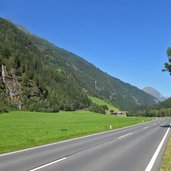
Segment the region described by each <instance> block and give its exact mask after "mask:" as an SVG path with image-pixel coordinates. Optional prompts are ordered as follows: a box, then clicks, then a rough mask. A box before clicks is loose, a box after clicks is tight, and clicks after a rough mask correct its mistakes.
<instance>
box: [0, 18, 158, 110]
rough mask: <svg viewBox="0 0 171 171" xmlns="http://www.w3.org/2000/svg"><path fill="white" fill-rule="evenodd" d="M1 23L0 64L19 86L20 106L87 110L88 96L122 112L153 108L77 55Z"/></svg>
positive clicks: (142, 95)
mask: <svg viewBox="0 0 171 171" xmlns="http://www.w3.org/2000/svg"><path fill="white" fill-rule="evenodd" d="M0 24H1V27H0V48H1V49H2V50H1V51H0V65H1V66H2V64H3V65H4V66H6V68H7V71H8V73H11V72H12V70H14V72H15V77H16V78H17V79H18V80H20V83H21V85H22V93H23V97H24V98H23V97H22V98H21V99H22V100H21V101H22V103H23V106H29V107H28V109H29V110H30V109H32V108H34V110H36V105H35V101H36V102H39V103H40V104H39V105H40V106H41V107H44V105H45V104H46V103H47V104H46V105H45V106H46V107H47V108H48V106H50V107H51V108H54V106H56V108H59V109H60V110H61V109H64V108H65V109H66V110H71V109H79V108H83V107H88V106H89V105H90V103H91V102H90V100H88V95H91V96H95V97H100V98H102V99H107V100H109V101H110V102H112V104H113V105H115V106H117V107H119V108H121V109H124V110H130V109H131V108H132V107H134V106H136V105H153V104H155V103H156V101H157V100H156V99H155V98H154V97H152V96H151V95H148V94H147V93H144V92H143V91H142V90H140V89H138V88H137V87H135V86H132V85H130V84H128V83H125V82H123V81H121V80H119V79H117V78H115V77H112V76H110V75H109V74H106V73H104V72H103V71H101V70H100V69H99V68H97V67H96V66H95V65H93V64H91V63H90V62H87V61H86V60H85V59H83V58H81V57H79V56H78V55H75V54H74V53H72V52H69V51H66V50H65V49H63V48H59V47H57V46H56V45H54V44H52V43H50V42H48V41H47V40H45V39H42V38H39V37H37V36H35V35H33V34H30V33H29V34H28V33H25V32H24V31H23V30H22V29H18V28H17V26H16V25H14V24H13V23H11V22H9V21H7V20H5V19H2V18H0ZM4 40H5V41H4ZM4 54H5V56H6V57H5V56H4ZM28 68H29V69H28ZM47 73H49V75H50V77H51V78H49V76H48V74H47ZM1 75H2V74H1ZM1 77H2V76H1ZM25 80H26V81H25ZM24 81H25V83H24ZM28 83H29V85H27V84H28ZM28 86H30V87H28ZM1 87H2V88H1ZM5 89H6V88H5V87H4V84H3V82H2V81H1V83H0V93H1V94H3V96H4V97H5V98H4V99H8V100H7V101H8V103H10V102H9V101H10V100H9V97H8V96H7V94H6V93H5V92H4V90H5ZM71 89H73V90H71ZM8 93H9V92H8ZM74 93H75V94H74ZM28 94H29V96H28ZM28 97H30V99H29V101H28V99H27V98H28ZM33 99H34V100H33ZM35 99H36V100H35ZM30 101H31V102H30ZM32 101H33V102H32ZM63 103H64V105H63ZM33 104H34V105H33ZM30 106H32V108H30ZM26 108H27V107H26ZM37 108H40V107H39V106H37Z"/></svg>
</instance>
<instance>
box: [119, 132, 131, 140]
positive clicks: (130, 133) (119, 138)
mask: <svg viewBox="0 0 171 171" xmlns="http://www.w3.org/2000/svg"><path fill="white" fill-rule="evenodd" d="M133 133H134V132H130V133H128V134H125V135H122V136H120V137H118V138H117V139H121V138H124V137H127V136H129V135H132V134H133Z"/></svg>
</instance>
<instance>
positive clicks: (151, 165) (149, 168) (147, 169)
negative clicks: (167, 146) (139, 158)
mask: <svg viewBox="0 0 171 171" xmlns="http://www.w3.org/2000/svg"><path fill="white" fill-rule="evenodd" d="M170 126H171V123H170ZM169 130H170V127H169V128H168V129H167V131H166V133H165V135H164V137H163V139H162V140H161V142H160V144H159V146H158V147H157V149H156V151H155V153H154V155H153V157H152V158H151V160H150V162H149V164H148V165H147V167H146V169H145V171H151V169H152V167H153V165H154V163H155V161H156V159H157V156H158V154H159V152H160V150H161V148H162V146H163V144H164V141H165V139H166V138H167V135H168V133H169Z"/></svg>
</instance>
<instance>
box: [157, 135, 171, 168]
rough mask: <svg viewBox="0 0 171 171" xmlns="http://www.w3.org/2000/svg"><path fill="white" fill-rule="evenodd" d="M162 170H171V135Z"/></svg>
mask: <svg viewBox="0 0 171 171" xmlns="http://www.w3.org/2000/svg"><path fill="white" fill-rule="evenodd" d="M160 171H171V137H170V139H169V141H168V144H167V147H166V150H165V153H164V156H163V159H162V163H161V168H160Z"/></svg>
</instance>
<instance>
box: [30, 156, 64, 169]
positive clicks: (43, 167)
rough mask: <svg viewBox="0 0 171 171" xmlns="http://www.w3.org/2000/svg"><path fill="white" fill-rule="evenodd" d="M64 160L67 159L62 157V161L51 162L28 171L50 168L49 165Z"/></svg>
mask: <svg viewBox="0 0 171 171" xmlns="http://www.w3.org/2000/svg"><path fill="white" fill-rule="evenodd" d="M65 159H67V158H66V157H64V158H62V159H59V160H56V161H53V162H51V163H48V164H45V165H42V166H40V167H37V168H34V169H32V170H29V171H36V170H39V169H42V168H44V167H47V166H50V165H52V164H55V163H58V162H60V161H63V160H65Z"/></svg>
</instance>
